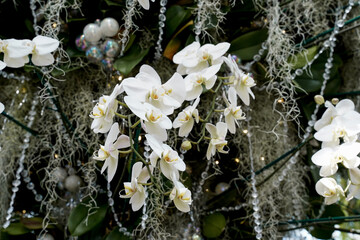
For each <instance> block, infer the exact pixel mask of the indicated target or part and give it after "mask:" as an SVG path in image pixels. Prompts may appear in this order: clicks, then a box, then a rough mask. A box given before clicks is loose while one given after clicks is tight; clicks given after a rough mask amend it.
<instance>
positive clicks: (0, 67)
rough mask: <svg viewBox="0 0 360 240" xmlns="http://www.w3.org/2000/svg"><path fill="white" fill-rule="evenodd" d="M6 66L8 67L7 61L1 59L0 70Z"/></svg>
mask: <svg viewBox="0 0 360 240" xmlns="http://www.w3.org/2000/svg"><path fill="white" fill-rule="evenodd" d="M4 68H6V63H4V62H3V61H0V71H1V70H3V69H4Z"/></svg>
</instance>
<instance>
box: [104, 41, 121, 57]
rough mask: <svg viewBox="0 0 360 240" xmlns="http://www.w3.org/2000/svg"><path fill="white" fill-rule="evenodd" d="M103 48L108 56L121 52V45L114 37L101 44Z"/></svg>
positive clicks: (115, 55) (114, 55)
mask: <svg viewBox="0 0 360 240" xmlns="http://www.w3.org/2000/svg"><path fill="white" fill-rule="evenodd" d="M101 50H102V51H103V53H104V54H105V55H106V56H108V57H111V58H113V57H117V56H118V55H119V52H120V46H119V44H118V43H117V41H115V40H113V39H109V40H106V41H105V42H104V43H103V45H102V46H101Z"/></svg>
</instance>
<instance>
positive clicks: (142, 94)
mask: <svg viewBox="0 0 360 240" xmlns="http://www.w3.org/2000/svg"><path fill="white" fill-rule="evenodd" d="M123 86H124V89H125V92H126V94H127V95H128V96H130V97H133V98H137V99H138V101H140V102H147V103H150V104H151V105H153V106H154V107H156V108H158V109H160V110H161V111H162V112H163V113H164V114H166V115H169V114H172V113H173V112H174V109H176V108H179V107H180V106H181V104H182V103H183V101H184V100H185V95H186V91H185V82H184V79H183V77H182V76H181V75H180V74H178V73H175V74H174V75H173V76H172V77H171V78H170V79H169V80H168V81H167V82H166V83H165V84H161V79H160V77H159V75H158V74H157V72H156V71H155V70H154V69H153V68H152V67H150V66H149V65H145V64H144V65H142V66H141V68H140V72H139V73H138V74H137V75H136V76H135V78H127V79H124V80H123Z"/></svg>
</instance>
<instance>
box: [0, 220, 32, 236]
mask: <svg viewBox="0 0 360 240" xmlns="http://www.w3.org/2000/svg"><path fill="white" fill-rule="evenodd" d="M3 231H4V232H6V233H7V234H9V235H16V236H17V235H23V234H26V233H28V232H30V230H29V229H27V228H26V227H25V226H24V224H22V223H20V222H17V223H11V224H10V226H9V227H8V228H6V229H4V230H3Z"/></svg>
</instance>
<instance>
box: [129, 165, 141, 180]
mask: <svg viewBox="0 0 360 240" xmlns="http://www.w3.org/2000/svg"><path fill="white" fill-rule="evenodd" d="M142 167H143V163H142V162H136V163H134V165H133V167H132V172H131V181H133V180H134V179H135V178H137V177H138V176H139V175H140V173H141V170H142Z"/></svg>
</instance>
